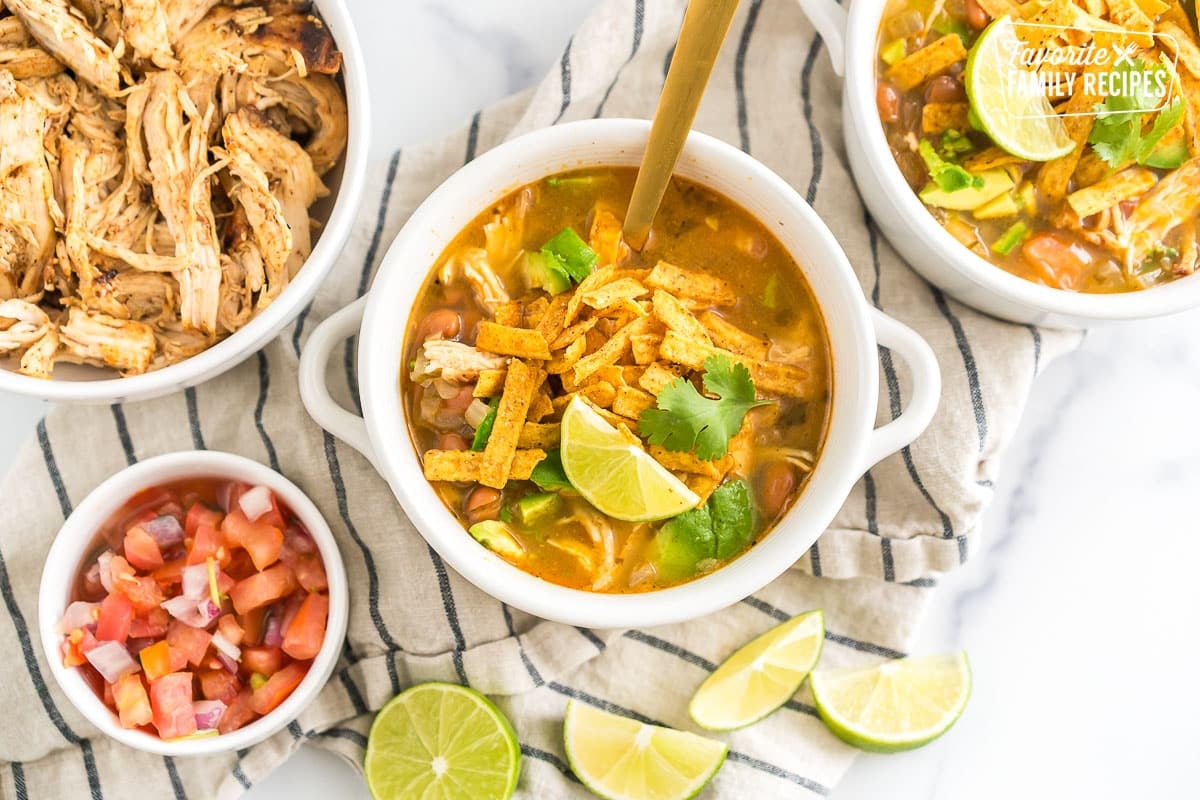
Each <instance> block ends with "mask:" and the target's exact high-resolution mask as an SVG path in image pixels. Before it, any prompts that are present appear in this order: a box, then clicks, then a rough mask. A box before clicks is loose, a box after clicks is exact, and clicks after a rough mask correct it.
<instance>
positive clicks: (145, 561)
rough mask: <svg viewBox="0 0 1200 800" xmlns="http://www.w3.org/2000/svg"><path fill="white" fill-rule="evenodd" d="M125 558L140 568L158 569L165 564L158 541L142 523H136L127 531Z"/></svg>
mask: <svg viewBox="0 0 1200 800" xmlns="http://www.w3.org/2000/svg"><path fill="white" fill-rule="evenodd" d="M125 558H126V560H128V561H129V563H130V564H132V565H133V566H135V567H137V568H138V569H145V570H150V569H158V568H159V567H161V566H162V565H163V556H162V551H161V550H159V549H158V542H156V541H154V537H153V536H151V535H150V534H148V533H146V531H145V530H143V529H142V527H141V526H140V525H134V526H133V527H132V528H130V529H129V530H127V531H125Z"/></svg>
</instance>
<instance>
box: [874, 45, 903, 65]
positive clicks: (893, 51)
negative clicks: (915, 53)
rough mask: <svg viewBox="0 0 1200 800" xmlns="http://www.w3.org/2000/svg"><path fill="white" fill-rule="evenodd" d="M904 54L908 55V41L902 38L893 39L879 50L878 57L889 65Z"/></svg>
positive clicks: (899, 59)
mask: <svg viewBox="0 0 1200 800" xmlns="http://www.w3.org/2000/svg"><path fill="white" fill-rule="evenodd" d="M906 55H908V43H907V42H906V41H905V40H904V39H893V40H892V41H891V42H889V43H888V44H887V45H886V46H885V47H884V48H883V49H882V50H880V51H879V57H880V58H882V59H883V63H885V64H887V65H888V66H889V67H890V66H892V65H893V64H895V63H896V62H897V61H901V60H902V59H903V58H904V57H905V56H906Z"/></svg>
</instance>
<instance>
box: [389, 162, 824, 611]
mask: <svg viewBox="0 0 1200 800" xmlns="http://www.w3.org/2000/svg"><path fill="white" fill-rule="evenodd" d="M635 174H636V173H635V170H634V169H632V168H604V169H592V170H585V171H578V172H571V173H566V174H562V175H556V176H552V177H548V178H546V179H544V180H541V181H539V182H537V183H534V184H531V185H529V186H525V187H523V188H521V189H519V190H517V191H515V192H513V193H511V194H510V195H508V196H507V197H505V198H504V199H503V200H501V201H500V202H499V203H497V204H496V205H495V206H494V207H492V208H489V209H488V210H487V211H485V212H484V213H483V214H481V215H480V216H479V217H477V218H476V219H475V220H474V221H473V222H472V223H471V224H470V225H468V226H467V228H466V229H465V230H464V231H463V232H462V234H461V235H460V236H459V237H458V238H457V239H455V240H454V242H453V243H452V244H451V245H450V246H449V247H448V248H447V249H446V251H445V252H444V253H443V254H442V256H441V258H440V260H439V261H438V262H437V264H436V266H435V268H434V269H433V271H432V273H431V275H430V277H429V278H428V279H427V281H426V284H425V286H424V287H423V289H422V291H421V293H420V295H419V299H418V301H417V303H416V307H415V308H414V312H413V315H412V321H413V322H412V324H411V327H410V328H409V330H408V333H407V340H406V344H405V351H404V352H405V354H406V359H407V362H406V364H405V366H406V369H404V370H402V373H403V377H402V379H401V391H402V393H403V398H404V403H405V407H406V411H407V416H408V420H409V424H410V431H411V434H412V438H413V441H414V443H415V445H416V448H417V452H418V453H420V454H421V459H422V462H423V467H424V472H425V477H426V478H427V479H428V480H429V481H430V482H431V483H432V485H433V486H434V487H435V489H436V490H437V492H438V494H439V495H440V496H441V498H442V500H443V501H444V502H445V504H446V506H447V508H449V509H450V511H451V512H452V513H453V514H454V515H455V516H456V517H457V518H458V519H459V520H460V521H461V522H462V524H463V525H464V527H466V528H467V529H468V530H469V531H470V533H471V535H472V536H473V537H474V538H475V539H477V540H478V541H479V542H480V543H481V544H482V545H483V546H485V547H488V548H490V549H491V550H493V551H494V552H495V553H496V554H498V555H499V556H500V557H502V558H504V559H505V560H507V561H509V562H511V563H512V564H514V565H516V566H517V567H520V568H521V569H523V570H525V571H527V572H529V573H531V574H533V575H536V576H539V577H541V578H544V579H546V580H549V581H553V582H555V583H558V584H562V585H564V586H569V587H573V588H577V589H585V590H590V591H597V592H639V591H646V590H651V589H658V588H664V587H669V586H673V585H675V584H679V583H682V582H685V581H688V580H690V579H692V578H694V577H696V576H698V575H702V574H705V573H708V572H711V571H712V570H714V569H717V568H719V567H721V566H722V565H723V564H725V563H728V562H729V561H731V560H732V559H734V558H736V557H737V556H738V555H740V554H741V553H742V552H744V551H745V550H746V549H747V548H749V547H751V546H753V545H754V543H755V542H756V541H757V540H758V539H759V538H760V537H762V536H763V535H764V534H766V533H767V532H768V531H769V530H770V529H771V528H772V526H773V525H775V524H776V522H778V521H779V519H780V518H781V516H782V515H783V514H784V513H785V512H786V511H787V509H788V508H789V507H790V506H791V505H792V503H793V502H795V500H796V498H797V497H798V496H799V494H800V492H801V491H802V490H803V488H804V485H805V482H806V480H807V478H808V475H809V473H810V472H811V470H812V468H813V464H814V460H815V459H816V457H817V455H818V453H819V451H820V448H821V443H822V441H823V439H824V435H825V430H826V422H827V418H828V415H829V406H830V400H831V394H832V385H831V383H832V382H831V373H830V359H829V348H828V342H827V336H826V332H825V329H824V325H823V321H822V319H821V314H820V311H819V310H818V308H817V306H816V303H815V302H814V299H813V296H812V293H811V291H810V289H809V287H808V285H807V284H806V282H805V279H804V276H803V274H802V273H801V271H800V269H799V267H798V266H797V265H796V263H795V262H794V261H793V260H792V259H791V257H790V256H789V255H788V253H787V252H786V251H785V250H784V249H783V247H782V246H781V245H780V244H779V242H778V241H777V240H776V239H775V238H774V237H773V236H772V235H771V234H770V233H769V232H768V231H767V230H766V228H764V227H763V225H762V224H760V223H759V222H757V221H756V220H754V219H753V218H752V217H751V216H750V215H749V214H747V213H746V212H745V211H744V210H743V209H741V208H740V207H738V206H737V205H735V204H734V203H732V202H731V201H729V200H728V199H726V198H724V197H722V196H720V195H719V194H716V193H714V192H712V191H710V190H708V189H706V188H704V187H702V186H699V185H697V184H695V183H691V182H689V181H686V180H681V179H679V178H676V179H674V181H673V182H672V184H671V186H670V188H669V189H668V191H667V195H666V197H665V198H664V200H663V204H662V207H661V208H660V210H659V212H658V217H657V219H656V222H655V226H654V229H653V230H652V231H651V236H650V239H649V241H648V242H647V244H646V246H645V248H644V249H643V250H642V252H640V253H638V252H635V251H633V250H631V249H630V248H629V247H628V246H627V245H626V244H625V242H624V241H623V240H622V237H621V220H622V216H623V214H624V211H625V208H626V205H627V203H628V200H629V197H630V193H631V191H632V187H633V181H634V177H635Z"/></svg>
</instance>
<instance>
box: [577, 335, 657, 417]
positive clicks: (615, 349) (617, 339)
mask: <svg viewBox="0 0 1200 800" xmlns="http://www.w3.org/2000/svg"><path fill="white" fill-rule="evenodd" d="M648 322H649V320H648V319H646V318H642V319H637V320H634V321H633V322H631V323H629V324H628V325H626V326H624V327H623V328H621V329H620V330H619V331H617V332H616V333H614V334H613V336H612V338H611V339H609V340H608V341H606V342H605V343H604V344H602V345H601V346H600V348H599V349H598V350H596V352H594V353H592V354H591V355H588V356H584V357H583V358H581V359H579V360H578V361H577V362H575V366H574V370H575V382H576V383H583V381H584V380H586V379H587V378H588V376H590V375H591V374H592V373H593V372H595V371H596V370H598V369H600V368H601V367H603V366H605V365H607V364H616V363H617V362H618V361H620V360H621V358H622V357H623V356H624V355H625V354H626V353H628V352H629V347H630V344H631V343H630V337H631V336H633V335H634V334H635V333H645V332H646V328H647V323H648ZM610 402H611V401H610Z"/></svg>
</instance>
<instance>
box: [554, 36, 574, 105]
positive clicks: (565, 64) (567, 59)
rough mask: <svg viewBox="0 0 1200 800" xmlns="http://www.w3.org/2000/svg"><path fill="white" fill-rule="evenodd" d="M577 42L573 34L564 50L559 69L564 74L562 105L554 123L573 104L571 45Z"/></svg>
mask: <svg viewBox="0 0 1200 800" xmlns="http://www.w3.org/2000/svg"><path fill="white" fill-rule="evenodd" d="M574 43H575V37H574V36H572V37H571V38H570V39H569V40H568V41H567V47H566V49H564V50H563V54H562V61H561V62H559V71H560V72H561V74H562V105H561V106H560V107H559V109H558V116H557V117H555V118H554V122H553V123H552V124H554V125H557V124H558V122H559V120H561V119H562V118H563V114H566V113H567V108H568V107H569V106H570V105H571V45H573V44H574Z"/></svg>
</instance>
